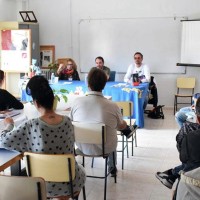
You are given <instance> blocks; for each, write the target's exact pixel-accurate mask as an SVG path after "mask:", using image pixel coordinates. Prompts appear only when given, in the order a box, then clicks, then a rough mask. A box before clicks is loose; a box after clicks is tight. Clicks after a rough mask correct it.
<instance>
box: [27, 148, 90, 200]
mask: <svg viewBox="0 0 200 200" xmlns="http://www.w3.org/2000/svg"><path fill="white" fill-rule="evenodd" d="M24 155H25V157H26V159H25V160H26V169H27V174H28V176H32V177H43V178H44V180H45V181H48V182H69V183H70V188H71V195H70V196H67V197H68V198H70V197H71V198H72V199H78V196H79V192H77V191H74V189H73V184H72V183H73V180H74V178H75V158H74V155H73V154H40V153H31V152H25V153H24ZM83 196H84V200H85V199H86V197H85V187H83ZM48 198H51V197H48Z"/></svg>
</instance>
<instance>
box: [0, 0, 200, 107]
mask: <svg viewBox="0 0 200 200" xmlns="http://www.w3.org/2000/svg"><path fill="white" fill-rule="evenodd" d="M16 1H18V2H19V0H16ZM21 1H22V0H21ZM1 2H3V3H1ZM23 2H27V3H28V5H29V10H33V11H34V13H35V14H36V17H37V19H38V22H39V24H40V44H41V45H55V46H56V58H58V57H67V56H69V57H73V58H74V59H75V61H76V62H77V64H78V65H79V23H80V20H81V19H89V18H91V19H105V18H135V17H137V18H139V17H173V16H177V17H182V16H186V17H188V18H189V19H193V18H200V10H199V8H200V1H199V0H190V1H188V0H162V1H161V0H151V1H147V0H126V1H124V0H84V1H83V0H42V1H41V0H23ZM1 4H2V5H3V6H6V7H9V6H10V5H11V4H13V6H14V0H5V1H1V0H0V10H2V12H3V13H2V12H0V20H11V19H8V18H9V17H10V18H13V19H12V20H15V15H14V14H13V15H10V13H11V12H6V11H5V10H4V9H2V6H1ZM4 4H5V5H4ZM18 7H19V6H18ZM11 10H12V11H13V8H11ZM8 13H9V14H8ZM8 16H9V17H8ZM99 28H101V27H99ZM147 28H150V27H148V26H147ZM105 31H106V30H105ZM125 31H128V30H125ZM155 34H156V33H155ZM86 51H87V49H86ZM132 53H133V52H131V54H132ZM144 56H145V55H144ZM169 59H170V58H169ZM177 62H179V60H177ZM158 63H160V67H161V68H162V60H159V58H158ZM93 64H94V63H91V66H92V65H93ZM110 67H111V66H110ZM174 67H176V66H175V63H174ZM199 72H200V68H194V67H193V68H188V69H187V73H186V74H154V76H155V78H156V81H157V83H158V87H159V88H158V89H159V91H158V93H159V103H160V104H165V105H166V106H173V93H174V92H175V80H176V77H177V76H182V75H183V76H185V75H186V76H195V77H196V78H198V74H199ZM116 78H117V80H120V81H121V80H122V79H123V74H117V77H116ZM196 91H200V83H199V81H198V80H197V87H196Z"/></svg>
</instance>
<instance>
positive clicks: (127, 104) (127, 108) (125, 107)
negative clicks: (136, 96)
mask: <svg viewBox="0 0 200 200" xmlns="http://www.w3.org/2000/svg"><path fill="white" fill-rule="evenodd" d="M115 103H116V104H117V105H118V106H119V108H121V109H122V115H123V117H131V116H132V115H133V102H132V101H116V102H115Z"/></svg>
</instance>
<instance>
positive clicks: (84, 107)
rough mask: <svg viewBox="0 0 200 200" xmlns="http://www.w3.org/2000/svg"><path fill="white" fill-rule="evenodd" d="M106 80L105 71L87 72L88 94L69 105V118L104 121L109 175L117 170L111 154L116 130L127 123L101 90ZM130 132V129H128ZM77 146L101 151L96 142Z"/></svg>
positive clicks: (115, 105) (89, 152)
mask: <svg viewBox="0 0 200 200" xmlns="http://www.w3.org/2000/svg"><path fill="white" fill-rule="evenodd" d="M106 82H107V77H106V73H105V72H104V71H103V70H101V69H99V68H97V67H93V68H92V69H91V70H90V72H89V74H88V88H89V92H88V95H86V96H83V97H79V98H77V99H75V101H74V102H73V105H72V107H71V112H70V118H71V119H72V120H73V121H78V122H88V123H104V124H105V125H106V128H107V130H106V132H107V134H106V136H107V139H106V144H105V153H108V154H110V155H109V161H108V167H109V169H110V170H112V171H111V176H114V175H115V174H116V172H117V169H116V166H113V154H112V152H116V148H117V130H123V129H124V130H126V128H127V124H126V121H124V120H123V117H122V114H121V110H120V108H119V107H118V106H117V104H115V103H114V102H112V101H110V100H108V99H106V98H105V97H104V96H103V94H102V90H103V89H104V87H105V84H106ZM130 132H131V131H130ZM76 145H77V146H78V148H79V149H80V150H81V151H82V152H83V153H85V154H88V155H91V154H93V155H99V154H101V153H102V149H101V146H99V145H96V144H79V143H76Z"/></svg>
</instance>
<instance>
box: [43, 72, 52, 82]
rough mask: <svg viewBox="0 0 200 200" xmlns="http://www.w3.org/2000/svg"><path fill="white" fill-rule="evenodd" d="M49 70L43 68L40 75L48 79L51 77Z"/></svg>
mask: <svg viewBox="0 0 200 200" xmlns="http://www.w3.org/2000/svg"><path fill="white" fill-rule="evenodd" d="M51 73H52V72H51V71H50V70H49V69H43V70H42V75H43V76H44V77H45V78H46V79H47V80H50V79H51Z"/></svg>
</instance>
